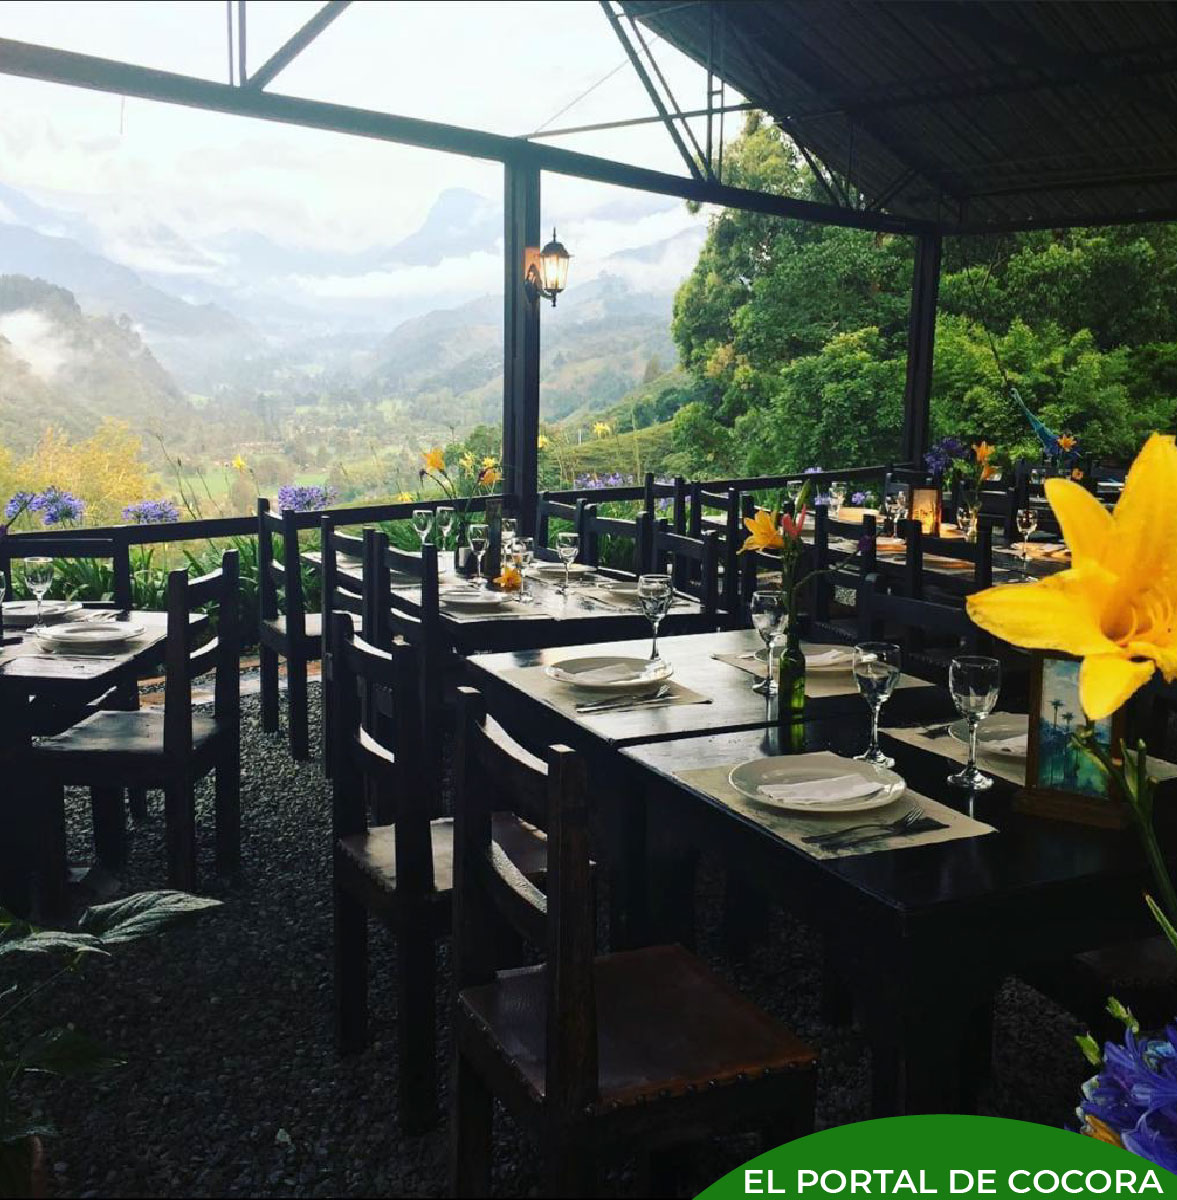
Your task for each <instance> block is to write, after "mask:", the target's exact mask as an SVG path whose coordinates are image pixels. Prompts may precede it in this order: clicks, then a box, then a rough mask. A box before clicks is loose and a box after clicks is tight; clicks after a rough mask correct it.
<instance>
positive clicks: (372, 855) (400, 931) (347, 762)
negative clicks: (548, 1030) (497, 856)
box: [327, 613, 547, 1132]
mask: <svg viewBox="0 0 1177 1200" xmlns="http://www.w3.org/2000/svg"><path fill="white" fill-rule="evenodd" d="M329 627H330V633H329V642H330V649H329V653H328V658H327V671H328V673H329V674H330V676H331V681H332V685H333V694H334V696H335V703H334V704H333V706H332V739H333V741H334V743H335V749H334V757H333V761H334V775H333V801H332V843H333V851H332V862H333V878H334V884H333V887H334V904H335V1029H336V1038H337V1043H338V1046H339V1050H340V1052H341V1053H344V1054H350V1053H355V1052H357V1051H359V1050H361V1049H362V1048H363V1047H364V1044H365V1042H366V1041H367V1020H368V1000H367V997H368V917H369V916H373V917H375V918H377V919H378V920H380V921H381V922H383V923H384V924H385V925H386V926H387V927H388V928H389V929H391V930H392V932H393V933H394V935H395V936H396V944H397V970H396V986H397V996H398V1003H397V1042H398V1045H399V1060H400V1077H399V1082H398V1095H399V1113H400V1122H401V1125H402V1126H403V1127H404V1128H405V1129H406V1130H407V1131H413V1132H419V1131H421V1130H423V1129H426V1128H428V1127H429V1126H430V1125H432V1124H433V1123H434V1122H435V1121H436V1119H437V1079H436V1069H437V1068H436V1055H437V1051H436V1013H435V1009H436V987H435V974H436V958H435V943H436V942H437V941H438V940H439V939H440V938H443V937H445V936H447V935H448V933H449V931H450V918H451V898H452V889H453V875H454V855H453V847H454V837H453V822H452V821H451V820H449V819H434V818H433V816H432V813H431V811H430V803H429V791H428V789H426V788H425V787H424V786H423V779H422V773H423V769H424V764H423V762H422V756H421V742H420V727H421V714H420V711H419V707H418V690H417V667H418V656H417V652H416V650H415V649H414V648H413V647H412V646H408V645H404V644H400V643H397V644H394V645H392V646H391V647H390V648H389V649H387V650H381V649H378V648H377V647H375V646H373V645H371V644H369V643H368V642H366V641H364V640H363V639H362V638H359V637H357V636H356V634H355V632H354V629H353V627H352V622H351V620H350V618H349V617H348V615H347V614H346V613H332V614H331V615H330V619H329ZM373 690H379V691H381V692H383V693H384V694H385V695H386V696H387V697H388V699H389V701H390V705H389V706H388V709H389V716H390V720H389V722H388V724H387V728H388V730H389V734H390V736H389V737H387V738H384V737H383V736H381V735H380V733H378V732H372V731H371V730H370V729H368V728H366V727H365V723H364V721H363V720H362V711H361V710H362V703H361V699H360V697H361V696H362V695H363V694H364V693H365V692H370V691H373ZM372 789H376V790H378V791H379V792H381V793H384V794H386V795H387V797H388V801H389V802H388V804H387V805H386V806H385V807H387V808H388V809H390V810H391V811H392V812H394V813H395V818H396V819H395V821H394V822H392V821H390V822H388V823H386V824H378V825H372V826H370V825H369V824H368V820H367V815H366V813H367V808H368V805H367V802H366V801H367V796H368V794H369V793H370V791H371V790H372ZM494 829H495V838H496V841H497V843H498V844H499V845H501V846H502V847H503V849H504V852H505V853H507V854H508V855H509V856H510V857H511V860H512V862H514V863H515V864H516V866H517V869H518V870H519V871H521V872H522V873H523V875H525V876H527V877H529V878H536V879H541V880H542V878H543V874H544V871H545V870H546V864H547V846H546V842H545V839H544V836H543V835H542V834H541V833H540V832H539V831H538V830H536V829H535V828H533V827H532V826H530V825H528V824H526V823H525V822H523V821H520V820H518V819H516V818H515V817H514V816H513V815H512V814H510V813H505V814H503V816H502V817H501V818H495V820H494Z"/></svg>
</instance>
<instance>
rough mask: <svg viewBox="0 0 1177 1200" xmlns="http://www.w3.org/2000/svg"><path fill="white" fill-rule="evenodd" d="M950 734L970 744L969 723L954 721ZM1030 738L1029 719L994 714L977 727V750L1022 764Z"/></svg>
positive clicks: (949, 728) (1013, 715)
mask: <svg viewBox="0 0 1177 1200" xmlns="http://www.w3.org/2000/svg"><path fill="white" fill-rule="evenodd" d="M948 732H949V733H950V734H951V735H952V736H953V737H954V738H956V740H957V741H958V742H963V743H964V744H965V745H966V746H967V745H968V744H969V724H968V722H967V721H965V720H960V721H954V722H953V723H952V724H951V725H949V726H948ZM1029 737H1030V734H1029V718H1027V717H1019V716H1017V715H1016V714H1014V713H994V714H993V715H992V716H991V717H989V718H988V719H987V720H985V721H982V722H981V723H980V725H978V726H977V750H978V751H979V752H980V753H981V754H991V755H992V756H993V757H994V758H1008V759H1012V760H1014V761H1016V762H1022V761H1024V760H1025V757H1026V754H1027V748H1028V743H1029Z"/></svg>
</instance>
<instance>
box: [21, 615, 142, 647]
mask: <svg viewBox="0 0 1177 1200" xmlns="http://www.w3.org/2000/svg"><path fill="white" fill-rule="evenodd" d="M142 632H143V625H142V624H141V623H140V622H138V621H63V622H62V623H61V624H58V625H49V626H47V627H45V628H43V629H38V630H37V635H36V636H37V641H38V642H39V643H40V644H41V646H42V648H43V649H45V650H51V651H61V652H63V653H68V654H110V653H112V652H117V651H118V650H120V649H121V648H122V647H124V646H125V645H126V644H127V643H128V642H130V641H132V640H133V639H135V638H137V637H138V636H139V635H140V634H141V633H142Z"/></svg>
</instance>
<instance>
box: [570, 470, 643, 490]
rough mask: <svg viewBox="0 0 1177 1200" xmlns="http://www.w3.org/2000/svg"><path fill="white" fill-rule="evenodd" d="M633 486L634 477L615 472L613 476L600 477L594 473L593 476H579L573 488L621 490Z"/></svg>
mask: <svg viewBox="0 0 1177 1200" xmlns="http://www.w3.org/2000/svg"><path fill="white" fill-rule="evenodd" d="M632 484H633V476H632V475H622V474H621V473H620V472H618V471H614V472H613V473H612V474H611V475H598V474H597V473H596V472H595V471H594V472H593V473H592V474H591V475H577V477H576V480H575V482H574V484H573V486H574V487H578V488H619V487H630V486H631V485H632Z"/></svg>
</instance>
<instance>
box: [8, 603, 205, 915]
mask: <svg viewBox="0 0 1177 1200" xmlns="http://www.w3.org/2000/svg"><path fill="white" fill-rule="evenodd" d="M102 611H103V612H108V611H109V610H102ZM127 616H128V619H129V620H131V621H134V622H136V623H139V624H142V625H143V626H144V630H143V633H142V634H141V635H140V636H139V637H137V638H135V639H134V640H133V641H131V642H129V643H127V644H126V645H125V646H121V647H119V648H118V649H117V650H112V651H111V652H110V653H103V654H89V653H87V654H64V653H49V652H46V651H45V650H43V649H41V647H40V645H39V644H38V642H37V640H36V638H35V637H34V636H33V635H32V634H31V633H30V632H29V631H28V630H18V629H11V628H6V629H5V641H6V643H7V642H9V640H10V639H11V642H12V644H5V645H3V646H0V713H2V714H3V720H2V721H0V762H3V763H4V766H5V786H4V787H3V788H0V829H3V830H4V831H5V836H3V837H0V904H3V905H4V906H5V907H8V908H11V909H13V910H14V911H18V912H21V911H24V910H25V909H26V908H27V904H28V895H29V883H30V880H29V876H28V864H29V863H30V862H31V861H33V856H32V855H30V854H28V853H27V852H26V850H25V846H26V844H27V838H28V836H31V834H30V821H29V816H30V813H29V808H30V805H32V804H35V803H36V780H35V779H30V778H25V779H22V778H21V775H20V772H19V761H20V754H21V750H22V748H23V747H24V746H26V745H27V744H28V741H29V739H30V737H32V736H34V734H35V733H38V732H42V731H44V730H46V729H47V728H48V729H50V730H51V729H52V728H55V727H56V728H63V727H65V726H66V725H68V724H69V723H70V722H71V721H72V720H75V719H77V718H78V717H80V716H81V715H83V714H84V712H85V710H86V706H87V705H89V704H92V703H93V702H94V701H96V700H98V699H99V698H101V697H102V696H104V695H105V694H106V693H107V692H109V691H110V690H111V689H112V688H115V687H118V686H119V685H120V684H121V685H128V684H131V685H133V684H134V681H135V680H137V679H138V678H139V677H141V676H142V675H144V674H146V673H147V672H149V671H151V670H154V669H156V668H158V666H159V664H160V663H161V662H162V660H163V653H164V645H165V642H166V640H167V628H168V618H167V613H164V612H148V611H138V610H132V611H130V612H129V613H128V614H127ZM78 619H100V618H99V615H98V612H97V611H94V610H86V611H84V612H83V613H82V614H79V618H78ZM207 624H208V618H207V617H206V616H205V615H203V614H197V613H194V614H193V615H192V617H191V628H192V630H193V631H194V632H196V631H199V630H201V629H203V628H204V627H206V626H207ZM14 767H15V768H16V769H14Z"/></svg>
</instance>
